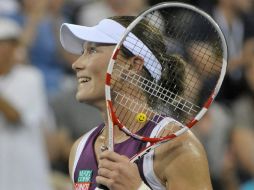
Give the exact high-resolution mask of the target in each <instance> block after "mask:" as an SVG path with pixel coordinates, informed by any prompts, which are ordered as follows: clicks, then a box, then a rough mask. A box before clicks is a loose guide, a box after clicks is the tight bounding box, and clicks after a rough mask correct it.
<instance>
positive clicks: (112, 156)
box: [99, 150, 129, 162]
mask: <svg viewBox="0 0 254 190" xmlns="http://www.w3.org/2000/svg"><path fill="white" fill-rule="evenodd" d="M99 158H100V159H107V160H111V161H113V162H129V158H128V157H126V156H124V155H120V154H118V153H116V152H113V151H109V150H105V151H104V152H102V153H101V154H100V157H99Z"/></svg>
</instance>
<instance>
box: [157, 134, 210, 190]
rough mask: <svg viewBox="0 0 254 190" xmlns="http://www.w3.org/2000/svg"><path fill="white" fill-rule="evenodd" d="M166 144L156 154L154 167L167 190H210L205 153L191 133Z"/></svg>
mask: <svg viewBox="0 0 254 190" xmlns="http://www.w3.org/2000/svg"><path fill="white" fill-rule="evenodd" d="M166 144H168V143H166ZM166 144H165V145H163V147H161V148H160V149H159V150H158V151H157V152H156V153H157V154H156V157H157V158H156V157H155V164H156V165H155V166H157V167H156V168H157V174H158V177H159V178H160V179H161V181H162V182H163V183H165V186H166V187H167V189H170V190H171V189H178V190H185V189H188V190H192V189H193V190H210V189H212V185H211V181H210V175H209V167H208V162H207V158H206V153H205V151H204V149H203V146H202V145H201V144H200V143H199V141H198V140H197V139H196V138H195V137H194V136H193V135H192V134H191V133H187V134H184V135H182V136H180V137H178V138H176V139H175V140H173V141H171V142H169V144H170V145H169V144H168V145H169V146H168V145H166ZM156 160H157V161H156ZM158 160H160V162H158ZM158 171H159V172H158ZM155 172H156V171H155Z"/></svg>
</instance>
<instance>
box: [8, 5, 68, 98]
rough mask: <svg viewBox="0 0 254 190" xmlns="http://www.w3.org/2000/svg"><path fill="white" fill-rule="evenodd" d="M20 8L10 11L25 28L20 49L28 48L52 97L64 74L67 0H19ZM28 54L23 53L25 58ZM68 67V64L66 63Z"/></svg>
mask: <svg viewBox="0 0 254 190" xmlns="http://www.w3.org/2000/svg"><path fill="white" fill-rule="evenodd" d="M19 3H20V6H21V10H20V11H19V12H17V13H16V14H12V15H9V16H11V17H12V18H14V19H15V20H16V21H18V23H19V24H20V25H21V26H22V27H23V28H24V32H23V35H22V39H21V48H20V49H21V51H20V52H21V53H20V54H22V53H25V52H26V49H27V50H28V53H27V54H28V58H29V61H30V63H31V64H32V65H35V66H36V67H37V68H39V69H40V70H41V71H42V73H43V76H44V80H45V84H46V89H47V94H48V95H49V98H51V97H53V96H54V95H56V94H57V93H58V92H59V90H60V89H61V84H62V81H63V80H64V77H65V69H66V66H65V65H66V60H65V55H64V54H63V53H62V52H63V51H62V48H61V47H60V46H59V35H58V32H59V28H60V26H61V24H62V23H63V22H64V21H65V18H64V17H63V15H62V12H61V11H62V7H63V4H64V0H55V1H48V0H40V1H37V2H36V3H34V1H33V0H19ZM25 56H26V55H25V54H24V55H23V57H22V55H21V56H20V57H21V58H20V59H21V60H22V59H25ZM67 68H68V67H67Z"/></svg>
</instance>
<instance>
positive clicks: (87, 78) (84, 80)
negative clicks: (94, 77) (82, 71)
mask: <svg viewBox="0 0 254 190" xmlns="http://www.w3.org/2000/svg"><path fill="white" fill-rule="evenodd" d="M90 80H91V78H90V77H80V78H78V83H79V84H84V83H87V82H89V81H90Z"/></svg>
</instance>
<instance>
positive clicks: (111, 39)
mask: <svg viewBox="0 0 254 190" xmlns="http://www.w3.org/2000/svg"><path fill="white" fill-rule="evenodd" d="M125 30H126V28H125V27H123V26H122V25H121V24H119V23H118V22H116V21H114V20H111V19H103V20H102V21H100V22H99V24H98V25H95V26H93V27H87V26H80V25H74V24H68V23H64V24H62V26H61V29H60V41H61V44H62V46H63V48H64V49H65V50H66V51H68V52H70V53H73V54H77V55H81V54H82V52H83V44H84V42H86V41H87V42H95V43H105V44H117V43H118V42H119V41H120V39H121V37H122V36H123V34H124V32H125ZM123 45H124V46H125V47H126V48H127V49H128V50H129V51H131V52H132V53H133V54H134V55H138V56H140V57H143V58H144V66H145V67H146V68H147V70H148V71H149V72H150V74H151V75H152V77H153V78H154V79H155V80H156V81H158V80H160V78H161V70H162V67H161V64H160V62H159V61H158V60H157V58H156V57H155V56H154V55H153V53H152V52H151V51H150V50H149V48H148V47H147V46H146V45H145V44H144V43H143V42H142V41H141V40H139V39H138V38H137V37H136V36H135V35H134V34H132V33H129V34H128V36H127V38H126V40H125V41H124V42H123Z"/></svg>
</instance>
